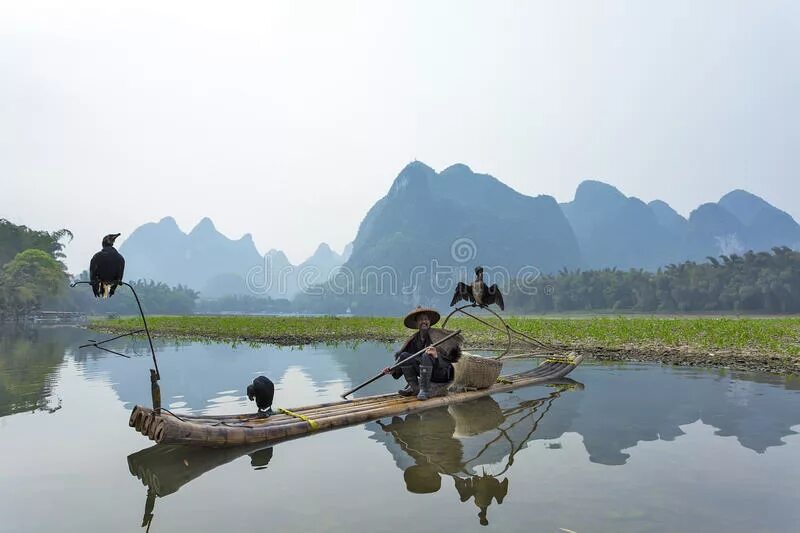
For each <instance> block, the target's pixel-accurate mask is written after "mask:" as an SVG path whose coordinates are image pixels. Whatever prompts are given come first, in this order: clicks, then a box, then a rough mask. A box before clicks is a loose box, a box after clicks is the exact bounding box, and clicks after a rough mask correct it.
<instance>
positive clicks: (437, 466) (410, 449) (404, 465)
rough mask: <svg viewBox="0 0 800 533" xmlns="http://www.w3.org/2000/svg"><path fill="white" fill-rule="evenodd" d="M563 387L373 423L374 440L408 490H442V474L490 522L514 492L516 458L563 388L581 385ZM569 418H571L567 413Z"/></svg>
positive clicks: (370, 426)
mask: <svg viewBox="0 0 800 533" xmlns="http://www.w3.org/2000/svg"><path fill="white" fill-rule="evenodd" d="M560 387H561V388H559V390H557V391H555V392H551V393H550V394H546V393H545V391H552V389H543V388H542V387H534V388H531V389H529V392H530V391H536V393H538V396H539V397H538V398H532V399H527V400H522V399H520V398H518V397H517V398H515V399H514V400H509V399H508V398H502V396H503V395H498V397H500V398H499V399H500V401H501V402H502V404H499V403H498V402H497V401H496V400H495V399H494V398H491V397H484V398H480V399H478V400H475V401H473V402H467V403H463V404H458V405H451V406H449V407H442V408H439V409H433V410H431V411H425V412H422V413H415V414H410V415H407V416H406V417H405V418H401V417H394V418H392V420H391V422H389V423H383V422H382V421H377V422H373V423H370V424H367V428H368V429H369V430H370V431H372V432H373V434H372V436H371V438H373V439H375V440H377V441H378V442H380V443H381V444H383V445H384V446H386V448H387V449H388V450H389V452H390V453H391V454H392V457H393V458H394V460H395V462H396V464H397V466H398V468H400V469H401V470H402V471H403V479H404V481H405V485H406V489H407V490H408V491H409V492H413V493H416V494H429V493H433V492H438V491H439V489H440V488H441V486H442V478H443V477H450V478H452V480H453V483H454V486H455V489H456V491H457V493H458V496H459V499H460V500H461V501H462V502H466V501H468V500H470V499H471V500H473V501H474V503H475V505H476V506H477V507H478V508H479V509H480V512H479V513H478V519H479V521H480V523H481V524H482V525H487V524H488V523H489V520H488V508H489V506H490V505H491V504H492V501H496V502H497V504H498V505H499V504H501V503H503V499H504V498H505V497H506V495H507V494H508V492H509V479H508V478H507V477H503V476H505V475H506V473H507V472H508V470H509V469H510V467H511V465H512V464H513V462H514V456H515V455H516V453H517V452H519V451H520V450H521V449H523V448H524V447H525V446H526V445H527V443H528V441H529V440H530V439H531V438H532V437H533V434H534V433H535V432H536V431H537V429H538V427H539V425H540V423H541V422H542V421H543V420H544V419H545V418H546V415H547V413H548V412H549V411H550V409H551V407H552V406H553V401H554V400H555V399H556V398H558V397H559V396H560V395H561V392H562V391H563V390H566V389H568V388H577V387H580V385H579V384H577V383H576V382H574V381H572V380H562V385H561V386H560ZM567 418H568V417H567Z"/></svg>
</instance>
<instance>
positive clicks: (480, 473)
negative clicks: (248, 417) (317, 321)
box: [0, 326, 800, 531]
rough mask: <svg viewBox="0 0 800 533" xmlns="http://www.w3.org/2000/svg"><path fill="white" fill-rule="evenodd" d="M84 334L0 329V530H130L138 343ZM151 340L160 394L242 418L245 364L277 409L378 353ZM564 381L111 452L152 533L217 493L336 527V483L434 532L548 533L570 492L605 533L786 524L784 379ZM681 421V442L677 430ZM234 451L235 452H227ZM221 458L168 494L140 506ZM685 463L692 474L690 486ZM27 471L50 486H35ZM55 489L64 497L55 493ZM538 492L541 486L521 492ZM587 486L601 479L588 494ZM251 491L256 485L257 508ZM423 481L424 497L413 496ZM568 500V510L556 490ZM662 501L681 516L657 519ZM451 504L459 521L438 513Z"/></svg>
mask: <svg viewBox="0 0 800 533" xmlns="http://www.w3.org/2000/svg"><path fill="white" fill-rule="evenodd" d="M92 336H93V334H92V333H91V332H88V331H87V330H85V329H81V328H74V327H63V326H58V327H46V328H41V327H36V328H22V329H15V330H8V329H5V330H0V472H2V474H1V476H2V480H3V483H0V488H9V489H10V490H6V491H5V492H3V491H1V490H0V492H3V495H2V496H1V497H0V516H2V517H3V521H2V523H0V529H3V528H6V529H9V530H15V531H51V530H52V524H51V523H49V522H48V520H47V518H48V517H46V516H44V514H43V513H39V512H37V511H38V510H39V507H40V503H38V502H41V501H47V502H48V506H52V508H53V509H52V512H51V513H50V514H53V515H59V516H63V517H64V520H63V524H59V526H60V527H59V529H63V530H71V531H86V530H87V529H98V530H104V531H107V530H117V529H118V528H117V527H116V526H117V524H118V522H119V520H122V519H123V518H122V516H123V515H126V514H129V515H130V516H125V517H124V521H125V522H126V523H127V525H128V526H129V527H130V526H133V525H134V524H135V526H137V528H138V526H139V524H141V523H142V515H141V514H140V512H141V510H142V509H141V504H142V499H143V498H142V497H143V496H144V495H145V494H144V493H145V491H144V490H142V488H141V486H139V483H138V482H134V481H133V480H132V479H131V478H130V476H128V474H124V473H122V477H120V472H119V470H118V468H116V467H118V466H120V459H121V458H122V457H125V456H127V455H128V454H129V453H130V452H131V450H132V449H136V447H137V446H140V445H144V442H145V441H143V440H142V438H141V436H140V435H138V434H135V433H134V432H132V431H131V430H130V429H129V428H128V427H127V424H126V421H127V417H128V413H127V410H128V409H129V408H130V407H131V406H132V405H133V404H134V403H139V404H141V403H145V404H146V403H148V402H149V400H150V391H149V381H148V371H149V368H150V367H151V361H150V358H149V356H148V354H147V349H146V348H147V346H146V340H143V341H142V342H140V343H139V344H137V342H139V341H131V342H129V343H127V344H124V345H120V346H116V348H119V349H120V350H121V351H124V352H125V353H129V354H130V355H132V356H133V357H131V358H130V359H125V358H121V357H116V356H110V355H108V354H104V353H101V352H97V351H96V350H85V351H84V350H81V351H80V352H78V351H77V350H76V347H77V346H78V345H80V344H83V343H84V342H85V341H86V340H87V339H88V338H92ZM157 350H158V352H159V366H160V367H161V370H162V373H163V375H164V379H163V380H162V392H163V395H164V404H165V405H167V406H169V408H170V409H173V408H174V409H180V410H184V411H185V412H192V413H225V414H227V413H236V412H243V411H247V410H251V409H252V405H251V404H249V403H248V402H247V400H246V399H245V396H244V394H245V391H244V387H245V385H247V384H248V383H249V382H251V381H252V379H253V377H255V376H256V375H259V374H264V375H268V376H270V377H273V376H274V379H275V383H276V402H277V403H278V405H281V406H286V407H294V406H297V405H305V404H312V403H319V402H322V401H329V400H335V399H336V398H337V397H338V394H340V393H341V392H343V391H344V390H346V388H348V387H349V386H350V385H351V384H352V383H354V382H356V383H357V382H360V381H363V380H364V379H365V378H367V377H370V375H371V373H372V372H373V371H374V370H375V368H376V367H379V366H380V364H381V362H382V361H385V357H384V356H385V355H386V354H387V353H388V351H389V349H388V348H387V347H386V346H384V345H382V344H376V343H364V344H361V345H358V346H344V345H342V346H338V347H330V346H321V345H320V346H311V347H305V348H303V349H299V348H288V347H284V348H278V347H275V346H269V345H261V346H247V345H239V346H236V347H234V346H231V345H230V344H224V343H196V342H185V343H173V342H168V341H163V340H161V341H159V342H158V347H157ZM136 353H139V354H141V357H139V356H137V355H136ZM512 363H513V364H517V363H516V362H513V361H512V362H509V364H508V368H507V369H506V370H507V371H509V372H513V371H517V370H524V369H525V368H519V367H517V366H514V365H513V364H512ZM520 364H521V363H520ZM526 364H532V363H526ZM571 377H573V378H575V379H577V380H580V381H582V382H584V383H586V384H587V389H586V390H587V392H586V393H565V394H561V396H560V397H558V399H557V400H555V401H553V399H551V398H549V397H545V398H543V397H542V396H545V395H544V394H543V391H545V390H546V389H543V388H541V387H529V388H526V389H520V390H518V391H515V392H514V393H513V394H501V395H496V396H494V397H493V398H492V399H484V400H482V401H480V402H475V403H474V404H465V405H458V406H451V407H449V408H448V409H445V410H440V411H438V412H431V413H427V414H423V415H419V416H411V417H406V418H397V419H393V420H392V419H385V420H383V421H382V423H383V427H381V425H380V424H377V423H371V424H368V425H365V426H359V427H354V428H350V429H349V430H342V431H341V432H339V431H337V432H334V433H329V434H326V435H319V436H315V437H312V438H310V439H307V440H305V439H304V440H303V441H296V442H293V443H286V444H281V445H280V446H281V452H280V453H279V454H278V458H277V459H273V455H272V454H273V451H274V449H273V448H264V449H262V450H258V449H240V450H200V449H194V448H170V447H163V448H148V449H147V450H143V451H142V452H138V453H136V454H133V455H131V456H130V460H129V466H130V470H131V472H133V473H134V476H136V477H137V478H139V479H141V480H142V481H143V482H144V483H145V485H146V486H147V487H148V489H147V493H148V501H147V505H146V510H147V512H146V516H145V517H144V525H145V527H147V526H148V525H150V524H152V522H153V521H154V520H159V519H158V518H157V519H153V518H152V515H153V513H155V514H156V515H159V514H160V515H161V516H160V522H162V523H158V524H157V525H160V526H162V527H163V528H164V529H165V530H168V529H174V530H182V529H189V528H190V527H191V528H192V529H193V530H197V531H211V530H218V529H220V526H221V525H223V526H224V523H223V522H222V520H224V519H223V518H220V517H219V516H218V515H217V514H213V512H211V511H209V513H208V514H203V515H202V516H201V515H200V513H197V512H196V509H198V508H200V509H214V507H215V505H216V504H217V503H218V502H219V501H220V498H221V497H224V496H226V495H230V496H231V497H230V499H228V500H226V509H236V511H239V512H244V513H245V514H246V513H247V511H248V510H250V509H252V508H254V507H259V506H260V507H259V508H263V509H265V512H271V513H272V514H271V518H274V519H275V520H277V521H279V522H280V523H281V524H280V525H281V526H282V528H284V529H287V528H288V529H298V528H299V527H298V525H299V524H304V525H306V526H309V524H318V523H319V522H320V520H323V521H325V520H328V519H329V522H330V525H333V526H335V525H338V524H344V525H346V526H347V528H348V530H352V529H353V527H355V526H357V525H358V522H357V520H359V519H360V518H358V519H356V518H353V516H351V514H350V513H347V514H346V515H345V514H344V513H340V514H338V515H337V514H336V513H337V509H339V508H349V509H354V508H355V506H356V504H354V503H353V501H352V500H353V496H352V494H351V493H350V492H346V491H340V490H339V489H340V488H341V484H340V482H339V481H338V480H339V479H341V478H342V477H344V476H351V477H353V478H358V479H359V480H360V482H361V483H364V484H365V487H368V491H367V492H369V493H368V494H366V493H362V495H363V497H364V500H365V501H368V502H369V504H370V505H372V506H373V507H371V508H370V509H378V508H379V506H380V504H381V503H382V502H385V501H389V500H391V501H396V502H398V505H399V506H401V507H403V506H407V505H414V504H417V503H418V504H419V508H417V509H416V512H417V513H418V514H419V515H420V517H422V518H423V519H424V520H425V521H426V523H431V524H436V527H437V529H441V528H446V527H448V526H449V525H451V519H452V522H453V523H458V524H459V527H460V526H462V525H466V526H469V525H473V526H477V524H474V523H473V522H474V514H473V512H472V511H467V508H468V509H473V508H472V506H473V505H475V506H476V509H475V512H478V513H479V516H478V518H479V521H482V522H491V524H490V527H491V526H494V527H502V528H504V529H505V528H509V527H511V529H513V528H514V525H515V524H517V523H519V521H518V519H519V518H520V517H524V518H526V519H528V518H530V519H531V520H532V521H534V522H535V523H536V525H543V526H546V527H547V529H548V530H557V527H555V528H554V527H551V526H553V525H554V524H553V523H552V522H553V518H554V517H559V518H560V517H562V516H565V515H569V513H570V509H571V507H572V506H573V504H574V503H575V504H577V505H581V506H582V508H584V509H585V510H587V512H586V513H584V516H589V515H591V516H593V517H599V518H598V519H599V520H605V521H606V522H604V524H609V527H607V528H605V529H614V530H630V531H639V530H642V529H644V528H645V526H646V525H647V524H648V521H651V520H652V521H655V522H650V523H659V524H665V526H664V527H663V528H662V529H671V530H687V529H691V526H692V525H698V524H699V526H698V527H700V528H702V527H703V526H708V525H709V524H713V525H719V526H720V527H717V528H716V529H720V530H722V529H723V527H722V525H723V523H724V524H727V525H730V526H731V527H729V528H727V530H746V529H749V530H758V531H766V530H774V531H784V530H791V526H789V527H786V525H787V524H789V525H790V524H791V523H797V519H798V511H797V508H796V506H795V505H794V500H796V498H794V500H793V499H792V496H791V495H792V494H794V493H795V492H796V490H794V489H795V487H793V486H792V485H791V480H792V479H796V478H797V477H798V475H800V471H799V470H798V467H800V462H798V460H797V457H798V454H797V453H796V451H797V446H798V444H800V441H798V439H797V437H791V438H788V439H784V437H786V436H787V435H792V434H793V433H795V432H796V431H797V430H798V427H800V426H798V424H800V379H798V378H796V377H795V378H792V377H782V376H770V375H765V374H750V373H735V372H729V371H725V370H707V369H696V368H691V369H689V368H675V367H669V366H661V365H647V364H608V365H606V364H604V365H592V364H588V365H582V366H581V367H580V368H578V369H576V370H575V372H574V373H573V374H571ZM372 387H374V388H372ZM396 388H397V384H396V382H394V381H393V380H385V381H383V382H381V381H379V382H376V383H375V384H373V386H371V388H370V390H367V391H365V393H367V394H378V393H381V392H391V391H394V390H396ZM62 399H63V408H61V409H59V410H57V411H55V412H54V414H52V415H47V414H44V413H42V412H37V413H35V414H30V413H28V412H25V411H31V410H41V409H43V408H47V409H55V408H57V407H58V406H59V402H60V401H61V400H62ZM423 416H424V417H428V418H429V419H428V420H427V421H426V420H421V418H422V417H423ZM428 423H430V426H431V432H432V434H433V436H434V437H435V438H436V439H438V442H439V444H440V445H441V446H440V447H439V448H435V449H434V450H430V449H427V450H426V446H428V445H427V444H426V443H425V442H424V439H422V440H423V442H420V440H421V438H422V436H421V435H419V434H420V433H421V432H422V431H423V430H421V429H420V427H421V426H425V425H427V424H428ZM687 427H688V429H687ZM684 431H686V432H687V433H688V435H687V436H685V437H682V436H681V435H683V432H684ZM365 433H366V435H365ZM53 435H57V436H58V439H59V453H58V454H52V453H50V452H51V450H50V449H49V448H48V447H52V444H51V443H52V439H53ZM366 436H368V437H369V438H365V437H366ZM725 437H734V438H725ZM415 438H416V441H415ZM317 439H318V440H317ZM370 439H371V440H370ZM648 441H653V442H648ZM673 441H674V442H673ZM98 442H102V443H103V445H102V446H97V443H98ZM326 442H327V444H326ZM331 444H333V446H334V447H330V446H331ZM562 444H563V449H562V448H560V446H561V445H562ZM326 446H327V447H326ZM404 447H405V449H404ZM526 447H527V448H528V449H527V450H526V451H525V452H522V453H519V452H520V450H522V449H523V448H526ZM321 449H326V450H327V449H336V450H337V452H342V453H341V457H342V461H341V462H340V461H338V460H334V461H331V460H330V459H329V456H328V455H327V454H323V453H320V450H321ZM170 450H172V451H171V452H170ZM387 450H388V451H389V452H390V454H391V459H390V456H389V455H390V454H387V453H386V451H387ZM371 452H373V453H371ZM243 455H250V457H249V458H242V460H239V461H235V460H236V458H237V457H241V456H243ZM338 455H339V454H338V453H337V458H338ZM629 456H633V457H634V458H635V459H636V460H633V461H631V460H630V459H629ZM345 457H346V458H347V460H346V462H345ZM234 461H235V464H226V463H229V462H234ZM275 461H278V465H277V466H278V467H279V468H275V466H276V465H275ZM353 464H356V465H357V468H356V469H354V468H353V467H352V465H353ZM221 465H222V466H223V467H222V468H218V469H217V470H215V471H214V474H213V476H211V475H210V476H208V478H205V479H204V480H203V481H205V482H206V483H202V482H199V483H197V484H195V485H193V486H192V487H191V490H187V491H185V492H186V494H183V495H182V496H184V497H183V498H173V499H168V500H167V501H166V502H161V503H160V504H158V505H157V504H156V500H157V499H158V498H159V497H163V496H166V495H169V494H171V493H173V492H175V491H177V490H179V489H180V488H181V487H182V486H184V485H185V484H186V483H188V482H190V481H192V480H193V479H196V478H197V477H198V476H201V475H202V474H203V473H204V472H208V471H210V470H212V469H214V468H216V467H218V466H221ZM512 465H513V469H512V468H511V467H512ZM623 465H624V466H623ZM264 468H266V469H267V472H268V474H267V473H266V472H262V473H259V474H253V476H254V477H255V478H256V479H249V480H248V481H252V482H254V483H255V484H256V486H260V489H262V490H260V491H253V490H251V485H250V484H249V483H240V481H241V480H242V477H241V476H243V475H247V474H246V472H248V471H251V469H252V470H260V469H264ZM398 469H399V470H400V471H401V472H402V474H400V472H398ZM512 470H513V471H512ZM297 472H315V473H316V474H318V475H315V476H314V477H312V478H308V477H304V476H299V475H297ZM687 472H691V473H693V475H692V476H690V479H687V476H686V475H685V474H686V473H687ZM265 474H266V475H265ZM46 476H50V477H49V479H50V480H58V482H56V483H43V482H42V480H43V479H45V477H46ZM401 476H402V479H401ZM64 480H68V481H64ZM212 480H214V481H213V482H212ZM386 481H389V482H388V483H387V482H386ZM65 482H66V483H68V485H69V489H70V490H62V487H63V486H64V483H65ZM451 483H452V485H451ZM537 483H538V484H540V485H541V484H542V483H547V484H548V487H552V488H553V489H555V490H553V491H548V492H547V493H537V492H536V491H537V489H538V488H539V486H540V485H537ZM596 483H601V484H609V486H613V487H615V488H614V490H613V491H605V492H602V493H600V492H598V491H596V490H595V488H596V485H593V484H596ZM511 489H513V494H512V493H511ZM265 490H266V491H269V490H274V492H271V493H269V494H270V498H268V499H267V500H268V501H266V502H265V501H264V498H263V494H264V491H265ZM436 490H438V492H436V494H435V495H433V496H417V495H416V493H417V492H421V493H429V494H430V493H431V492H433V491H436ZM112 491H113V492H112ZM567 491H568V493H569V494H570V498H569V501H568V502H567V501H566V500H561V499H560V498H559V495H560V494H564V493H565V492H567ZM412 492H413V493H412ZM111 494H113V497H114V498H117V499H118V501H133V502H138V503H135V505H134V506H133V510H131V506H116V507H114V508H113V509H112V508H111V506H97V505H96V502H97V501H100V500H102V499H103V498H108V497H110V496H109V495H111ZM307 494H312V495H314V497H315V498H317V499H316V500H315V501H316V502H318V503H319V505H318V506H316V507H315V509H314V510H313V513H316V514H309V512H307V510H306V509H304V508H303V506H302V499H303V497H304V496H305V495H307ZM710 494H712V495H714V497H713V498H708V495H710ZM573 496H574V498H573ZM360 501H361V500H360V499H359V502H360ZM359 502H357V503H359ZM459 502H464V503H459ZM467 502H469V503H467ZM542 502H546V505H543V506H542V507H539V508H538V511H540V512H537V513H536V516H535V517H533V518H532V517H531V516H530V510H531V507H530V506H531V505H534V504H535V503H542ZM165 503H166V504H167V505H164V504H165ZM91 506H94V507H95V508H94V509H92V508H91ZM159 506H160V508H159ZM676 506H680V508H681V513H675V512H674V509H675V508H676ZM753 506H757V507H758V508H762V509H767V508H768V509H769V511H770V512H769V513H760V514H755V515H754V514H753V513H749V512H748V509H750V508H754V507H753ZM452 507H458V508H459V509H458V510H460V511H461V512H456V513H452V512H451V510H452V509H451V508H452ZM398 509H399V507H398ZM398 509H393V510H390V511H389V512H390V513H395V512H399V511H402V509H399V511H398ZM624 509H631V510H632V511H631V512H630V513H628V512H627V511H624V512H623V510H624ZM633 510H635V514H636V515H637V516H638V518H636V517H633V514H634V511H633ZM9 511H10V512H9ZM92 511H94V512H92ZM167 511H169V513H168V512H167ZM369 512H370V511H367V513H369ZM374 512H375V513H376V514H367V518H368V519H370V520H372V519H373V518H374V519H375V520H376V523H377V521H378V520H379V519H380V517H382V516H385V512H384V510H383V509H380V511H374ZM87 517H89V518H87ZM573 518H574V519H575V523H572V524H564V523H558V524H556V525H557V526H561V525H564V526H566V527H574V526H578V525H581V526H582V527H581V528H577V527H575V529H579V530H588V529H591V528H590V527H589V526H588V525H587V524H580V522H581V519H580V518H579V517H577V516H576V517H573ZM242 521H243V524H245V525H247V526H248V527H257V524H256V522H254V521H250V520H249V519H247V518H243V519H242ZM251 524H252V526H251ZM327 525H328V524H327V522H326V526H327ZM612 525H613V526H614V527H611V526H612ZM61 526H63V527H61ZM466 526H465V527H466ZM746 526H752V527H749V528H748V527H746ZM380 527H383V528H384V529H388V526H385V525H384V524H381V525H380ZM587 527H588V529H587ZM305 529H314V527H313V525H312V526H310V527H305ZM329 529H333V527H330V528H329Z"/></svg>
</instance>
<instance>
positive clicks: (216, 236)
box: [119, 217, 344, 298]
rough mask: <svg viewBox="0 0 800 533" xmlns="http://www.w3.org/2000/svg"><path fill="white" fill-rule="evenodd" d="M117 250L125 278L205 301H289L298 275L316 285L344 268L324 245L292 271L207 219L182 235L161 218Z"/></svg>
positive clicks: (275, 253)
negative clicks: (249, 297)
mask: <svg viewBox="0 0 800 533" xmlns="http://www.w3.org/2000/svg"><path fill="white" fill-rule="evenodd" d="M119 248H120V253H122V254H123V255H124V256H125V259H126V271H125V275H126V278H128V279H140V278H141V279H153V280H156V281H161V282H164V283H167V284H169V285H178V284H181V285H186V286H189V287H191V288H194V289H196V290H199V291H200V294H201V297H204V298H218V297H221V296H225V295H235V294H255V295H260V296H270V297H273V298H291V297H293V296H294V295H295V294H296V293H297V290H298V279H297V276H298V273H299V272H303V275H304V278H303V279H302V280H300V281H301V282H302V283H305V284H306V285H310V284H314V283H321V282H323V281H325V280H326V279H327V277H328V275H329V274H330V272H331V271H332V270H333V269H334V268H335V267H337V266H340V265H341V264H342V263H344V259H343V258H342V257H341V256H339V255H338V254H336V253H335V252H333V251H332V250H331V249H330V247H329V246H328V245H327V244H325V243H323V244H321V245H320V246H319V248H317V251H316V252H315V253H314V255H312V256H311V257H309V258H308V259H307V260H306V261H304V262H303V263H302V264H301V265H297V266H294V265H292V264H291V263H290V262H289V260H288V259H287V258H286V255H285V254H284V253H283V252H281V251H280V250H270V251H269V252H267V254H266V256H262V255H261V254H260V253H259V252H258V250H257V249H256V246H255V244H254V243H253V238H252V236H251V235H250V234H249V233H248V234H246V235H244V236H243V237H242V238H240V239H237V240H233V239H229V238H228V237H226V236H225V235H223V234H221V233H220V232H219V231H217V229H216V228H215V227H214V223H213V222H212V221H211V219H209V218H204V219H202V220H201V221H200V222H199V223H198V224H197V226H195V227H194V229H192V231H190V232H189V233H188V234H186V233H184V232H182V231H181V230H180V228H179V227H178V225H177V224H176V222H175V219H173V218H172V217H165V218H163V219H161V220H160V221H159V222H157V223H147V224H144V225H142V226H140V227H139V228H137V229H136V230H135V231H134V232H133V233H132V234H131V235H130V237H128V238H127V239H125V241H124V242H123V243H122V245H121V246H120V247H119ZM265 270H267V271H268V272H267V273H265ZM248 274H249V275H250V276H251V279H250V286H249V287H248V283H247V279H248ZM251 289H253V290H251ZM254 291H255V292H254Z"/></svg>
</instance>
